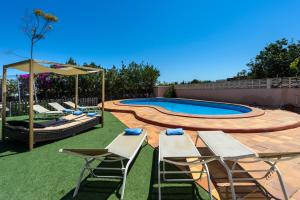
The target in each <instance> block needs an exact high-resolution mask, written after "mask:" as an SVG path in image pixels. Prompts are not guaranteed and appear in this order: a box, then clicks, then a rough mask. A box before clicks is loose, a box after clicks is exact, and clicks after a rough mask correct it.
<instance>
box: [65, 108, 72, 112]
mask: <svg viewBox="0 0 300 200" xmlns="http://www.w3.org/2000/svg"><path fill="white" fill-rule="evenodd" d="M63 112H65V113H71V112H73V110H71V109H66V108H65V109H63Z"/></svg>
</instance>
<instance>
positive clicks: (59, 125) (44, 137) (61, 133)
mask: <svg viewBox="0 0 300 200" xmlns="http://www.w3.org/2000/svg"><path fill="white" fill-rule="evenodd" d="M72 118H73V119H72ZM100 122H101V116H95V117H88V116H86V115H81V116H77V117H75V116H73V117H69V118H68V117H66V118H63V119H59V120H50V121H46V122H41V123H34V129H33V130H34V142H35V143H36V142H45V141H51V140H58V139H62V138H66V137H70V136H74V135H76V134H78V133H80V132H82V131H85V130H88V129H90V128H92V127H94V126H96V125H98V124H99V123H100ZM5 130H6V134H5V135H6V137H8V138H10V139H14V140H19V141H22V142H28V137H29V128H28V122H16V121H14V122H12V121H11V122H7V123H6V126H5Z"/></svg>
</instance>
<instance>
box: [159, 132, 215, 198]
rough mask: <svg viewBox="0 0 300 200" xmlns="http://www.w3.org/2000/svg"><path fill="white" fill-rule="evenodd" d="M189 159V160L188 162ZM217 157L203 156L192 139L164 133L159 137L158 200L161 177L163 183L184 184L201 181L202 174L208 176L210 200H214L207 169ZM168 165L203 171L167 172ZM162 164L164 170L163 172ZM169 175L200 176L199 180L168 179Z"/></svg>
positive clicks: (186, 135)
mask: <svg viewBox="0 0 300 200" xmlns="http://www.w3.org/2000/svg"><path fill="white" fill-rule="evenodd" d="M187 159H188V160H187ZM216 159H217V157H216V156H201V154H200V152H199V151H198V150H197V148H196V146H195V144H194V143H193V141H192V139H191V137H190V136H189V135H188V134H186V133H183V134H182V135H171V136H169V135H167V134H166V131H162V132H161V133H160V135H159V153H158V199H159V200H160V199H161V176H163V181H166V182H183V181H185V182H186V181H192V182H193V181H197V180H199V179H201V177H202V174H203V173H206V174H207V182H208V190H209V194H210V199H212V194H211V189H210V184H211V181H210V175H209V171H208V167H207V165H206V164H207V163H208V162H211V161H213V160H216ZM166 163H169V164H172V165H175V166H177V167H178V166H185V167H186V168H188V169H189V167H193V166H201V165H202V169H201V170H196V171H194V170H187V171H183V170H177V171H170V170H166V166H165V165H166ZM161 164H162V167H163V169H162V170H161ZM167 174H189V175H191V176H192V174H199V177H198V178H193V177H191V178H180V179H176V178H167V177H166V175H167Z"/></svg>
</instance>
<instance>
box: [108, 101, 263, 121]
mask: <svg viewBox="0 0 300 200" xmlns="http://www.w3.org/2000/svg"><path fill="white" fill-rule="evenodd" d="M146 100H147V101H153V102H166V101H168V102H176V103H187V102H188V103H190V104H191V103H192V104H196V105H199V104H202V105H203V104H208V105H209V106H210V107H211V106H212V105H213V107H220V106H221V107H222V108H224V107H227V108H230V109H231V110H232V109H233V108H234V109H243V111H244V112H242V111H240V113H238V114H236V113H234V114H223V113H221V114H212V115H209V114H189V113H183V112H174V111H170V110H168V109H166V108H163V107H161V106H159V105H149V104H138V103H136V102H145V101H146ZM130 102H131V104H129V103H130ZM132 102H133V103H132ZM114 104H115V105H117V106H128V107H151V108H153V109H156V110H157V111H159V112H161V113H164V114H168V115H174V116H181V117H190V118H208V119H210V118H212V119H234V118H249V117H256V116H261V115H263V114H264V113H265V112H264V111H263V110H261V109H258V108H254V107H249V106H245V105H240V104H233V103H225V102H215V101H203V100H195V99H183V98H160V97H159V98H136V99H124V100H117V101H114Z"/></svg>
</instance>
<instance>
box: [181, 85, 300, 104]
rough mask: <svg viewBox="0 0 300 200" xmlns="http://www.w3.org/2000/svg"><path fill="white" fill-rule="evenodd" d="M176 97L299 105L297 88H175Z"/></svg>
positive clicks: (242, 102)
mask: <svg viewBox="0 0 300 200" xmlns="http://www.w3.org/2000/svg"><path fill="white" fill-rule="evenodd" d="M175 90H176V94H177V97H178V98H191V99H202V100H210V101H224V102H231V103H240V104H248V105H259V106H282V105H287V104H292V105H294V106H297V107H300V89H299V88H270V89H267V88H260V89H211V90H207V89H175Z"/></svg>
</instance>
